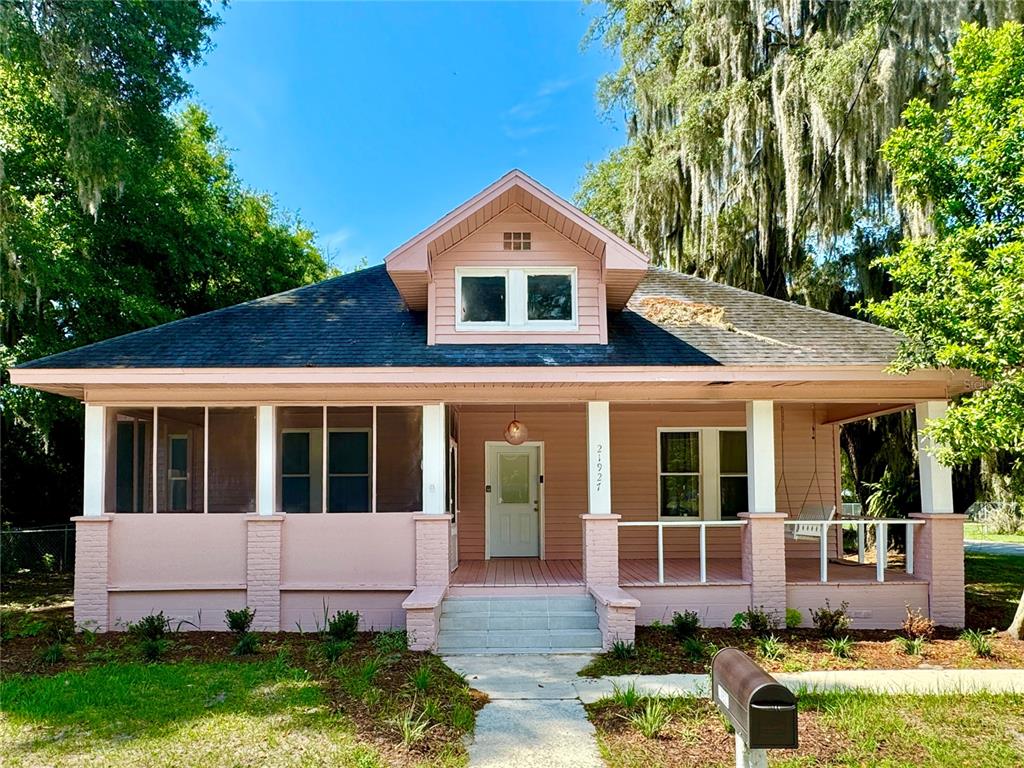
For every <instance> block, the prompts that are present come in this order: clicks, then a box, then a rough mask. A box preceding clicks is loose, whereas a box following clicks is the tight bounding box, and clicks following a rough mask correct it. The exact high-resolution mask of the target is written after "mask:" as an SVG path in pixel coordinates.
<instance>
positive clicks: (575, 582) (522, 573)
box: [449, 557, 583, 587]
mask: <svg viewBox="0 0 1024 768" xmlns="http://www.w3.org/2000/svg"><path fill="white" fill-rule="evenodd" d="M581 565H582V564H581V563H580V561H579V560H540V559H538V558H536V557H501V558H494V559H492V560H460V561H459V567H458V568H456V569H455V570H454V571H452V575H451V578H450V581H449V583H450V584H452V585H453V586H457V587H576V586H579V585H581V584H583V571H582V569H581Z"/></svg>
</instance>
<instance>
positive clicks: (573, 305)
mask: <svg viewBox="0 0 1024 768" xmlns="http://www.w3.org/2000/svg"><path fill="white" fill-rule="evenodd" d="M455 282H456V318H455V321H456V322H455V325H456V328H457V329H458V330H466V331H473V330H477V331H478V330H495V331H530V330H537V331H574V330H576V328H577V327H578V322H579V319H578V301H577V290H576V268H575V267H515V268H512V267H509V268H502V269H490V268H478V267H460V268H458V269H456V271H455Z"/></svg>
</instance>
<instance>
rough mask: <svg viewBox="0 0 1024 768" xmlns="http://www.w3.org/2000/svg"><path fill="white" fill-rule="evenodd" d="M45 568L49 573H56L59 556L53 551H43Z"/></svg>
mask: <svg viewBox="0 0 1024 768" xmlns="http://www.w3.org/2000/svg"><path fill="white" fill-rule="evenodd" d="M43 569H44V570H45V571H46V572H47V573H54V572H55V571H56V570H57V556H56V555H55V554H53V552H44V553H43Z"/></svg>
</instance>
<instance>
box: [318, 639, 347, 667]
mask: <svg viewBox="0 0 1024 768" xmlns="http://www.w3.org/2000/svg"><path fill="white" fill-rule="evenodd" d="M351 647H352V641H351V640H324V641H323V642H322V643H321V644H320V654H321V655H322V656H323V657H324V659H326V660H327V661H328V662H330V663H331V664H333V663H334V662H336V661H337V660H338V659H340V658H341V657H342V655H343V654H344V653H345V652H346V651H347V650H348V649H350V648H351Z"/></svg>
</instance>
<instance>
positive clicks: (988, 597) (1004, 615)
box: [964, 552, 1024, 629]
mask: <svg viewBox="0 0 1024 768" xmlns="http://www.w3.org/2000/svg"><path fill="white" fill-rule="evenodd" d="M964 569H965V574H964V582H965V587H964V589H965V592H966V598H967V626H969V627H974V628H977V629H988V628H991V627H996V628H997V629H1006V628H1007V627H1008V626H1009V625H1010V622H1011V621H1012V620H1013V613H1014V611H1015V610H1016V608H1017V603H1018V602H1019V601H1020V594H1021V590H1024V557H1016V556H1014V555H989V554H982V553H980V552H966V553H964Z"/></svg>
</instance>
